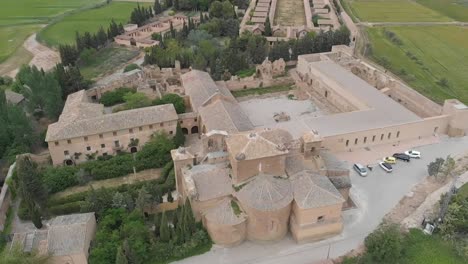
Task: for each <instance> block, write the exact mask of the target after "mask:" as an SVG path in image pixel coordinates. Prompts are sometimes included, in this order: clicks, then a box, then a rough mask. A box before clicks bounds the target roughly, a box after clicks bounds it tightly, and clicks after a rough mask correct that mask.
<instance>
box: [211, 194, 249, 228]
mask: <svg viewBox="0 0 468 264" xmlns="http://www.w3.org/2000/svg"><path fill="white" fill-rule="evenodd" d="M236 206H237V208H238V209H240V207H239V204H238V203H237V202H236V201H234V200H232V199H231V198H225V199H223V200H222V201H221V202H220V203H219V204H218V205H216V206H214V207H212V208H210V209H208V210H207V211H206V212H205V214H204V215H205V218H206V220H207V221H210V222H213V223H216V224H219V225H237V224H240V223H242V222H244V221H245V220H246V218H247V216H246V214H245V213H244V212H242V209H240V212H236V211H235V210H237V209H235V208H234V207H236Z"/></svg>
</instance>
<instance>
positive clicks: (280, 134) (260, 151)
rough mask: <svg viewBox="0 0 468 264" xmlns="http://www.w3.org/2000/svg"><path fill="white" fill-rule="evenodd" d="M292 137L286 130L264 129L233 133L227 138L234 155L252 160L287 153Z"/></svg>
mask: <svg viewBox="0 0 468 264" xmlns="http://www.w3.org/2000/svg"><path fill="white" fill-rule="evenodd" d="M291 139H292V137H291V135H290V134H289V133H288V132H286V131H285V130H281V129H273V130H270V129H263V130H257V131H249V132H245V133H239V134H234V135H231V136H230V137H228V138H227V139H226V145H227V148H228V152H230V153H231V154H232V155H235V156H239V157H242V160H252V159H258V158H263V157H271V156H277V155H284V154H287V153H288V150H287V144H288V143H289V142H290V141H291Z"/></svg>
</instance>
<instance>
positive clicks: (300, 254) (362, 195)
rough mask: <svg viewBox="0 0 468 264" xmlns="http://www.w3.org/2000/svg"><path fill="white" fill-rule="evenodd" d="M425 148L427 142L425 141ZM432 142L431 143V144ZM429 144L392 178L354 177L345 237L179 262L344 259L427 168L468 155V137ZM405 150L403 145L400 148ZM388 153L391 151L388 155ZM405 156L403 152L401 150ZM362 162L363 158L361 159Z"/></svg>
mask: <svg viewBox="0 0 468 264" xmlns="http://www.w3.org/2000/svg"><path fill="white" fill-rule="evenodd" d="M419 143H421V142H419ZM425 143H426V142H425ZM427 143H428V144H429V145H424V146H420V147H414V146H415V145H418V144H416V142H413V145H412V146H411V145H410V143H409V142H408V143H406V144H408V145H404V147H409V148H413V147H414V149H416V150H419V151H421V154H422V157H423V158H422V159H420V160H412V161H411V162H409V163H406V162H398V163H397V164H396V165H395V166H394V171H393V172H392V173H386V172H384V171H383V170H382V169H380V168H376V169H374V170H373V171H372V172H371V173H370V174H369V175H368V176H367V177H361V176H359V175H358V174H357V173H355V172H354V171H352V172H351V181H352V184H353V187H352V188H351V197H352V199H353V201H354V202H355V203H356V205H357V208H356V209H351V210H348V211H345V212H344V213H343V217H344V221H345V227H344V230H343V233H342V234H341V235H339V236H336V237H333V238H330V239H327V240H323V241H319V242H315V243H308V244H302V245H298V244H296V243H295V242H294V241H293V239H292V238H291V237H290V236H287V237H286V238H285V239H283V240H281V241H278V242H274V243H267V244H258V243H252V242H245V243H243V244H241V245H240V246H237V247H234V248H222V247H218V246H214V247H213V248H212V250H211V251H210V252H208V253H205V254H203V255H200V256H195V257H191V258H188V259H185V260H182V261H180V262H177V263H191V264H192V263H193V264H197V263H200V264H202V263H231V264H234V263H235V264H237V263H274V264H280V263H299V264H301V263H304V264H311V263H314V262H316V261H319V260H323V259H327V258H335V257H338V256H341V255H343V254H345V253H347V252H349V251H350V250H352V249H355V248H357V247H358V246H359V245H361V244H362V242H363V241H364V238H365V237H366V236H367V235H368V234H369V233H370V232H372V230H374V229H375V227H376V226H377V225H378V224H379V223H380V222H381V221H382V218H383V217H384V216H385V214H386V213H387V212H389V211H390V210H391V209H392V208H393V207H394V206H395V205H396V204H398V202H399V200H400V199H401V198H402V197H404V196H405V194H407V193H409V192H410V190H411V188H412V187H413V186H414V185H415V184H417V183H418V182H420V181H421V180H422V179H424V177H426V175H427V164H428V163H430V162H431V161H433V160H434V159H435V158H437V157H446V156H447V155H452V156H455V155H458V154H460V153H463V152H465V151H467V150H468V137H464V138H450V139H448V138H440V139H437V140H434V141H431V142H427ZM394 147H395V146H382V147H379V148H376V150H375V152H374V150H365V149H363V150H361V151H355V152H353V153H352V154H353V155H348V154H347V153H344V154H346V155H343V154H340V155H339V156H340V157H342V158H343V156H347V155H348V157H351V156H352V157H353V158H352V159H346V160H347V161H348V166H349V167H350V168H351V166H352V164H353V162H356V161H358V162H361V163H366V161H365V159H368V160H369V161H371V160H376V159H381V158H382V157H383V156H385V155H392V154H393V153H394V152H398V151H395V149H394ZM400 147H403V145H400ZM384 149H387V150H388V152H383V151H382V150H384ZM399 151H402V150H399ZM360 157H361V158H360Z"/></svg>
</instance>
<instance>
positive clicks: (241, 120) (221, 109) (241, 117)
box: [198, 97, 254, 133]
mask: <svg viewBox="0 0 468 264" xmlns="http://www.w3.org/2000/svg"><path fill="white" fill-rule="evenodd" d="M198 111H199V114H200V116H201V118H202V120H203V124H204V125H205V127H206V131H207V132H208V131H211V130H223V131H226V132H229V133H234V132H241V131H247V130H252V129H253V128H254V127H253V125H252V123H251V122H250V119H249V118H248V116H247V115H246V114H245V113H244V112H243V111H242V108H241V107H240V105H239V104H238V103H237V102H236V101H235V100H227V99H226V98H223V97H221V98H218V99H216V100H213V102H211V103H210V104H207V105H206V106H203V107H200V108H199V109H198Z"/></svg>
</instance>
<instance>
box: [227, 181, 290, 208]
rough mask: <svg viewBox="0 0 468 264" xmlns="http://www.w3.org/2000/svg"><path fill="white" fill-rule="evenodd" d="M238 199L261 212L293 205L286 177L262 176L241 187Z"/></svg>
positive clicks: (237, 194) (237, 195)
mask: <svg viewBox="0 0 468 264" xmlns="http://www.w3.org/2000/svg"><path fill="white" fill-rule="evenodd" d="M239 187H240V190H239V191H238V192H237V193H236V194H235V195H236V197H237V198H238V199H239V201H241V203H242V204H245V205H247V206H249V207H252V208H255V209H258V210H261V211H273V210H277V209H281V208H283V207H285V206H287V205H288V204H289V203H291V201H292V199H293V192H292V188H291V183H290V182H289V180H288V179H287V178H286V176H281V177H280V176H271V175H267V174H263V173H262V174H260V175H257V176H255V177H253V178H252V180H250V181H248V182H246V183H245V185H243V186H242V185H241V186H239Z"/></svg>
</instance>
